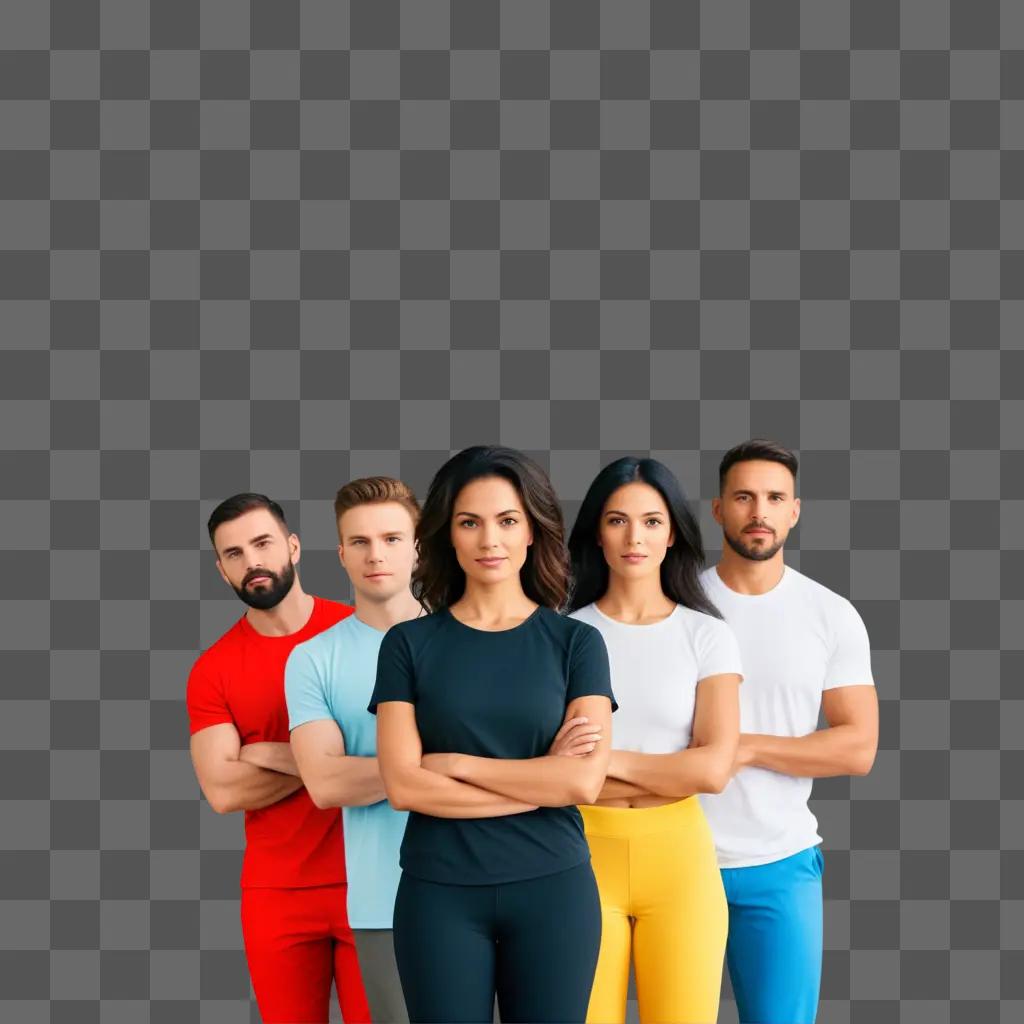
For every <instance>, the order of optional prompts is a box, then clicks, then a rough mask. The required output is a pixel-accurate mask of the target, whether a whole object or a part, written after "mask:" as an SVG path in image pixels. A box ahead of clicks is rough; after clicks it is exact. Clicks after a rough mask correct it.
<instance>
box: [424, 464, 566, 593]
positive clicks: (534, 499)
mask: <svg viewBox="0 0 1024 1024" xmlns="http://www.w3.org/2000/svg"><path fill="white" fill-rule="evenodd" d="M488 476H498V477H502V478H503V479H505V480H508V482H509V483H511V484H512V486H513V487H514V488H515V489H516V491H517V492H518V493H519V496H520V497H521V498H522V501H523V508H524V509H525V511H526V515H527V516H528V517H529V520H530V525H531V526H532V527H533V543H532V544H531V545H530V546H529V547H528V548H527V549H526V562H525V563H524V564H523V567H522V569H520V571H519V579H520V581H521V583H522V586H523V592H524V593H525V594H526V596H527V597H529V598H530V600H531V601H536V602H537V603H538V604H542V605H544V606H545V607H547V608H551V609H554V610H555V611H559V610H560V609H561V608H562V607H563V606H564V604H565V601H566V597H567V593H568V580H569V555H568V552H567V551H566V547H565V526H564V524H563V522H562V508H561V506H560V505H559V503H558V496H557V495H556V494H555V489H554V488H553V487H552V486H551V481H550V480H549V479H548V476H547V474H546V473H545V472H544V470H543V469H541V468H540V466H538V465H537V463H536V462H534V461H533V460H532V459H529V458H527V457H526V456H525V455H524V454H523V453H522V452H518V451H516V450H515V449H514V448H502V447H499V446H497V445H475V446H474V447H472V448H466V449H464V450H463V451H461V452H459V453H458V455H453V456H452V457H451V458H450V459H449V460H448V461H447V462H446V463H445V464H444V465H443V466H442V467H441V468H440V469H439V470H438V471H437V473H436V474H435V475H434V479H433V480H431V482H430V487H429V488H428V490H427V497H426V499H425V500H424V502H423V511H422V513H421V515H420V520H419V522H418V523H417V524H416V543H417V545H418V547H419V563H418V564H417V566H416V569H415V570H414V572H413V576H412V591H413V593H414V594H415V595H416V597H417V599H418V600H419V602H420V603H421V604H422V605H423V606H424V607H425V608H426V609H427V610H428V611H431V612H435V611H438V610H439V609H441V608H447V607H449V606H450V605H453V604H454V603H455V602H456V601H458V599H459V598H460V597H462V595H463V594H464V593H465V591H466V574H465V572H464V571H463V569H462V566H460V565H459V562H458V559H457V558H456V556H455V548H454V547H453V546H452V541H451V523H452V515H453V513H454V510H455V499H456V498H457V497H458V496H459V493H460V492H461V491H462V489H463V488H464V487H465V486H466V485H467V484H469V483H472V482H473V481H474V480H479V479H481V478H482V477H488Z"/></svg>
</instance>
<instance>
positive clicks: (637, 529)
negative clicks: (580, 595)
mask: <svg viewBox="0 0 1024 1024" xmlns="http://www.w3.org/2000/svg"><path fill="white" fill-rule="evenodd" d="M597 538H598V544H599V545H600V546H601V550H602V552H603V553H604V560H605V561H606V562H607V563H608V569H609V571H610V572H612V573H614V574H615V575H616V576H621V577H622V578H623V579H626V580H637V579H643V578H644V577H647V576H650V575H654V574H658V573H660V572H661V563H662V562H664V561H665V555H666V553H667V552H668V549H669V548H670V547H671V546H672V544H673V543H674V541H675V532H674V530H673V529H672V519H671V517H670V516H669V514H668V506H667V505H666V504H665V499H664V498H663V497H662V496H661V492H660V491H658V489H657V488H655V487H652V486H651V485H650V484H645V483H643V482H642V481H639V480H637V481H634V482H633V483H629V484H624V485H623V486H622V487H620V488H619V489H618V490H616V491H614V492H613V493H612V494H611V495H609V497H608V500H607V501H606V502H605V503H604V508H603V509H602V510H601V523H600V526H599V528H598V535H597Z"/></svg>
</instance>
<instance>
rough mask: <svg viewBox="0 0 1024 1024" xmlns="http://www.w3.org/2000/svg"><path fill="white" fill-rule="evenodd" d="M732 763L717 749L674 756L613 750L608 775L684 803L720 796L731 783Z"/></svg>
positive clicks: (688, 751) (702, 749) (701, 748)
mask: <svg viewBox="0 0 1024 1024" xmlns="http://www.w3.org/2000/svg"><path fill="white" fill-rule="evenodd" d="M731 765H732V759H731V757H729V756H728V754H727V753H726V752H724V751H722V750H719V749H717V748H715V747H711V746H707V747H690V748H688V749H686V750H680V751H678V752H677V753H674V754H638V753H634V752H633V751H629V750H613V751H612V757H611V763H610V764H609V766H608V774H609V775H610V776H612V777H613V778H616V779H621V780H622V781H623V782H628V783H632V784H633V785H634V786H639V787H641V788H642V789H644V790H646V791H647V792H649V793H654V794H656V795H657V796H666V797H674V798H676V799H678V800H682V799H684V798H685V797H688V796H693V795H694V794H695V793H717V792H721V790H722V789H723V788H724V787H725V784H726V783H727V782H728V779H729V769H730V767H731Z"/></svg>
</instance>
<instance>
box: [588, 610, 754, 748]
mask: <svg viewBox="0 0 1024 1024" xmlns="http://www.w3.org/2000/svg"><path fill="white" fill-rule="evenodd" d="M572 618H574V619H580V620H582V621H583V622H587V623H589V624H590V625H591V626H595V627H596V628H597V629H598V630H600V632H601V635H602V636H603V637H604V642H605V646H606V647H607V648H608V662H609V665H610V666H611V673H612V690H613V691H614V692H615V699H616V700H617V701H618V703H619V710H618V711H616V712H615V722H614V724H613V733H612V745H613V746H614V747H615V749H616V750H632V751H635V752H637V753H641V754H674V753H676V751H678V750H684V749H685V748H686V747H688V746H689V745H690V733H691V730H692V728H693V709H694V702H695V700H696V697H697V684H698V683H699V682H700V681H701V680H702V679H706V678H707V677H708V676H714V675H719V674H720V673H723V672H735V673H736V674H738V675H742V673H743V669H742V668H741V666H740V651H739V647H738V645H737V643H736V637H735V636H733V632H732V630H731V629H730V628H729V627H728V626H727V625H726V624H725V623H724V622H722V620H721V619H716V618H714V617H713V616H711V615H705V614H704V613H703V612H696V611H693V609H691V608H684V607H683V605H681V604H677V605H676V606H675V609H674V610H673V611H672V613H671V614H670V615H668V616H667V617H666V618H664V619H662V620H661V621H660V622H652V623H650V624H649V625H630V624H628V623H624V622H619V621H618V620H616V619H612V618H610V617H609V616H607V615H605V614H604V612H602V611H599V610H598V608H597V605H595V604H588V605H586V606H585V607H583V608H580V609H579V610H578V611H575V612H573V613H572ZM741 689H742V687H741Z"/></svg>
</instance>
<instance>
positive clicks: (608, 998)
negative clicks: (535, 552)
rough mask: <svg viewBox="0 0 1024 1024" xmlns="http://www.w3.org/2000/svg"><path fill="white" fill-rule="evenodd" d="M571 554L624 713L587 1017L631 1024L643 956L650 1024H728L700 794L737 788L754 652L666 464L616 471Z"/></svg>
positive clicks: (596, 489)
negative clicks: (707, 582) (710, 575)
mask: <svg viewBox="0 0 1024 1024" xmlns="http://www.w3.org/2000/svg"><path fill="white" fill-rule="evenodd" d="M569 552H570V557H571V559H572V568H573V575H574V583H575V586H574V590H573V593H572V597H571V600H570V608H571V609H573V611H572V617H573V618H574V619H576V620H577V621H582V622H586V623H589V624H591V625H593V626H595V627H596V628H597V629H598V630H599V631H600V632H601V634H602V636H603V637H604V639H605V643H606V645H607V648H608V657H609V660H610V663H611V672H612V685H613V687H614V689H615V694H616V696H617V697H618V699H619V700H620V701H621V703H622V709H621V710H620V711H619V713H618V715H617V716H616V722H615V749H614V750H613V751H612V753H611V757H610V760H609V766H608V773H607V780H606V782H605V785H604V787H603V788H602V790H601V793H600V795H599V797H598V799H597V801H595V803H594V804H593V805H590V806H584V807H583V808H582V812H583V821H584V824H585V827H586V833H587V839H588V841H589V843H590V850H591V854H592V856H593V864H594V872H595V874H596V876H597V881H598V888H599V890H600V894H601V910H602V915H603V932H602V937H601V952H600V958H599V960H598V967H597V972H596V975H595V979H594V989H593V993H592V995H591V1000H590V1007H589V1011H588V1016H587V1019H588V1020H589V1021H592V1022H601V1024H612V1022H616V1021H624V1020H625V1014H626V987H627V981H628V978H629V963H630V957H631V956H632V959H633V964H634V970H635V975H636V985H637V997H638V1002H639V1010H640V1020H641V1022H644V1024H646V1022H655V1021H657V1022H663V1021H673V1022H675V1024H697V1022H700V1024H705V1022H707V1021H714V1020H716V1019H717V1017H718V1001H719V989H720V986H721V980H722V961H723V956H724V953H725V942H726V936H727V932H728V909H727V906H726V902H725V893H724V890H723V888H722V879H721V875H720V874H719V871H718V865H717V862H716V858H715V847H714V843H713V841H712V837H711V831H710V829H709V828H708V824H707V822H706V821H705V818H704V813H703V811H702V810H701V806H700V803H699V801H698V799H697V796H696V794H698V793H713V792H719V791H720V790H721V789H722V788H723V787H724V786H725V785H726V783H727V782H728V780H729V777H730V775H731V771H732V763H733V758H734V756H735V753H736V747H737V744H738V740H739V693H738V691H739V683H740V679H741V674H740V673H741V669H740V657H739V648H738V646H737V643H736V640H735V637H734V636H733V634H732V631H731V630H730V629H729V627H728V626H727V625H726V624H725V623H724V622H723V621H722V620H721V617H720V616H719V614H718V611H717V610H716V609H715V607H714V605H713V604H712V603H711V602H710V600H709V599H708V597H707V596H706V595H705V593H704V591H703V588H702V587H701V584H700V581H699V579H698V573H699V572H700V570H701V568H702V567H703V563H704V548H703V545H702V543H701V538H700V529H699V527H698V525H697V521H696V519H695V518H694V516H693V513H692V512H691V511H690V509H689V507H688V505H687V503H686V500H685V498H684V496H683V492H682V488H681V487H680V485H679V482H678V480H676V478H675V476H673V474H672V472H671V471H670V470H669V469H668V468H667V467H666V466H664V465H663V464H662V463H660V462H658V461H657V460H655V459H639V458H631V457H627V458H622V459H618V460H616V461H615V462H613V463H611V464H610V465H608V466H606V467H605V468H604V469H603V470H601V472H600V473H599V474H598V475H597V478H596V479H595V480H594V482H593V483H592V484H591V485H590V488H589V490H588V491H587V494H586V496H585V498H584V499H583V503H582V505H581V507H580V511H579V515H578V517H577V519H576V524H575V526H574V527H573V531H572V536H571V537H570V540H569ZM574 756H576V757H579V756H582V757H583V758H584V759H585V758H586V756H589V755H580V754H579V753H578V752H577V753H576V755H574Z"/></svg>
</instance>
